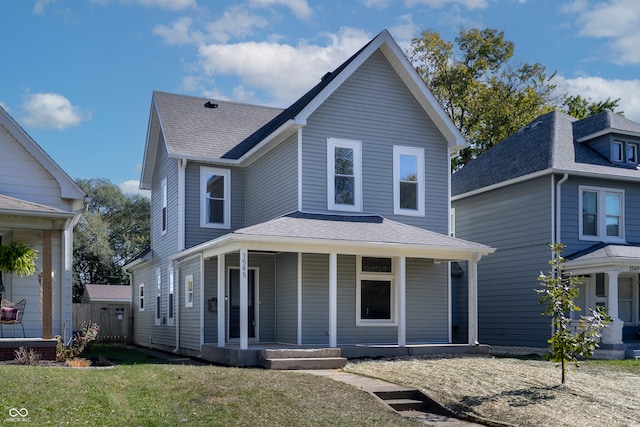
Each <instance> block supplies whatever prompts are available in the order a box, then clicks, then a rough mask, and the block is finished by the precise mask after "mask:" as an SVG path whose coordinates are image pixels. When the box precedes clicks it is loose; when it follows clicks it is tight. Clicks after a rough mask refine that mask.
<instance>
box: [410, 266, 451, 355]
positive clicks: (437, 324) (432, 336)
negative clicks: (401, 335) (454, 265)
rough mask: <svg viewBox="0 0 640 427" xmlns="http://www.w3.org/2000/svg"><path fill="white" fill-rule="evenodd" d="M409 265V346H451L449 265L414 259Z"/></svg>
mask: <svg viewBox="0 0 640 427" xmlns="http://www.w3.org/2000/svg"><path fill="white" fill-rule="evenodd" d="M406 263H407V264H406V266H407V273H406V282H407V285H406V286H407V287H406V306H407V313H406V322H407V343H409V344H411V343H418V344H420V343H448V342H449V289H448V277H447V276H448V274H449V268H448V265H447V264H446V263H441V264H434V263H433V262H432V261H431V260H426V259H414V258H409V259H407V261H406Z"/></svg>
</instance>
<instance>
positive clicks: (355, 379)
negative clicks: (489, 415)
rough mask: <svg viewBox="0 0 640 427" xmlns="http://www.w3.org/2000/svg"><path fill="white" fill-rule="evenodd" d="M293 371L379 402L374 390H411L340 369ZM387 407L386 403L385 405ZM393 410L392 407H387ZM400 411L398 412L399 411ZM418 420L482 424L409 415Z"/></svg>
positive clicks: (466, 426) (448, 425)
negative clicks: (335, 383) (332, 382)
mask: <svg viewBox="0 0 640 427" xmlns="http://www.w3.org/2000/svg"><path fill="white" fill-rule="evenodd" d="M295 372H304V373H307V374H313V375H319V376H323V377H327V378H331V379H333V380H335V381H340V382H343V383H345V384H349V385H352V386H354V387H357V388H359V389H361V390H363V391H366V392H368V393H369V394H371V395H372V396H373V397H375V398H376V399H378V400H379V401H380V402H381V404H383V405H384V402H383V401H382V400H381V399H379V398H378V397H377V395H376V394H375V393H376V392H389V391H404V390H411V389H409V388H407V387H402V386H399V385H397V384H392V383H389V382H386V381H382V380H378V379H375V378H369V377H363V376H361V375H356V374H351V373H349V372H344V371H342V370H340V369H314V370H299V371H295ZM385 406H387V407H389V406H388V405H385ZM389 409H391V410H393V408H391V407H389ZM399 413H400V412H399ZM409 416H411V417H412V418H415V419H416V420H418V421H421V422H423V423H425V424H428V425H432V426H435V427H474V426H475V427H479V426H484V424H477V423H473V422H469V421H464V420H460V419H457V418H453V417H448V416H446V415H439V414H436V413H422V412H421V413H415V414H411V415H409Z"/></svg>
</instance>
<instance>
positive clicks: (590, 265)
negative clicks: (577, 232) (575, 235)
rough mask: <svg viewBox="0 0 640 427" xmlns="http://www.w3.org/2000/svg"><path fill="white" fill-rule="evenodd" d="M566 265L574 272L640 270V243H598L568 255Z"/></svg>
mask: <svg viewBox="0 0 640 427" xmlns="http://www.w3.org/2000/svg"><path fill="white" fill-rule="evenodd" d="M566 259H567V262H566V264H565V267H566V269H567V270H571V272H572V273H574V274H591V273H602V272H604V271H611V270H613V271H620V272H623V271H630V272H634V273H638V272H640V244H627V245H623V244H620V245H617V244H606V243H598V244H597V245H593V246H591V247H589V248H587V249H584V250H582V251H580V252H576V253H574V254H572V255H569V256H567V257H566Z"/></svg>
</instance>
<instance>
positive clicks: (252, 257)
mask: <svg viewBox="0 0 640 427" xmlns="http://www.w3.org/2000/svg"><path fill="white" fill-rule="evenodd" d="M249 267H257V268H258V292H259V294H258V295H259V298H260V299H259V301H257V304H258V309H259V313H258V314H259V316H260V332H259V336H260V341H261V342H274V341H275V340H276V257H275V255H271V254H260V253H249Z"/></svg>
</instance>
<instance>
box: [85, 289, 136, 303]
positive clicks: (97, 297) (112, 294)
mask: <svg viewBox="0 0 640 427" xmlns="http://www.w3.org/2000/svg"><path fill="white" fill-rule="evenodd" d="M130 302H131V286H128V285H85V286H84V293H83V294H82V303H83V304H91V303H101V304H110V303H113V304H129V303H130Z"/></svg>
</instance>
